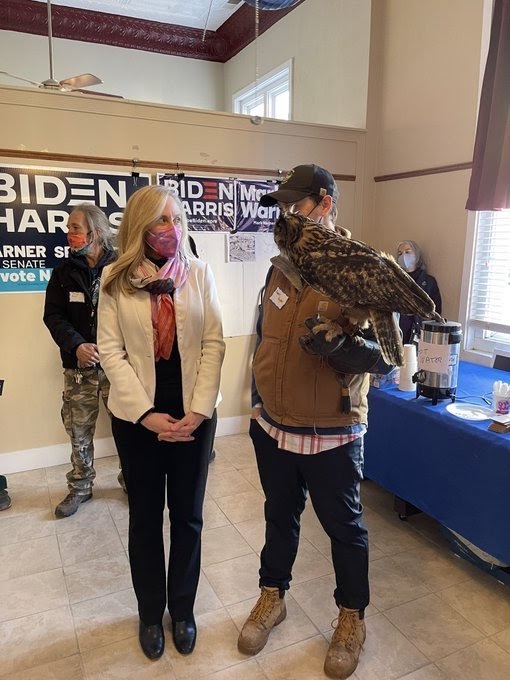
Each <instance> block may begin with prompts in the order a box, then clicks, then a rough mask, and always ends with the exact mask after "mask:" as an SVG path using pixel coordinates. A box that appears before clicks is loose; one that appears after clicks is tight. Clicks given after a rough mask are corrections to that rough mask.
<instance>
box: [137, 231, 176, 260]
mask: <svg viewBox="0 0 510 680" xmlns="http://www.w3.org/2000/svg"><path fill="white" fill-rule="evenodd" d="M181 236H182V229H179V227H169V228H168V229H161V230H160V231H156V232H154V233H152V232H148V233H147V234H146V236H145V241H146V243H147V245H148V246H150V247H151V248H152V250H153V251H154V252H155V253H156V255H159V257H162V258H165V260H169V259H170V258H173V257H175V256H176V254H177V251H178V250H179V244H180V242H181Z"/></svg>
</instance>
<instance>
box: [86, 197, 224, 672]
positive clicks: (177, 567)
mask: <svg viewBox="0 0 510 680" xmlns="http://www.w3.org/2000/svg"><path fill="white" fill-rule="evenodd" d="M118 246H119V256H118V259H117V261H116V262H115V263H114V264H113V265H111V266H109V267H107V268H106V269H105V271H104V274H103V278H102V288H101V295H100V296H99V327H98V346H99V354H100V358H101V366H102V367H103V369H104V371H105V373H106V375H107V376H108V379H109V380H110V384H111V387H110V396H109V400H108V406H109V408H110V410H111V412H112V414H113V419H112V431H113V436H114V439H115V443H116V445H117V449H118V452H119V456H120V459H121V462H122V469H123V471H124V478H125V482H126V486H127V489H128V499H129V558H130V565H131V575H132V579H133V586H134V589H135V593H136V597H137V600H138V612H139V617H140V622H139V640H140V645H141V647H142V650H143V652H144V653H145V655H146V656H147V657H149V658H150V659H158V658H159V657H160V656H161V655H162V654H163V651H164V646H165V637H164V631H163V626H162V620H163V614H164V611H165V608H166V606H167V605H168V610H169V613H170V617H171V630H172V638H173V642H174V645H175V647H176V649H177V651H178V652H180V653H181V654H189V653H191V652H192V651H193V649H194V646H195V640H196V625H195V619H194V616H193V606H194V602H195V596H196V590H197V586H198V579H199V574H200V548H201V530H202V506H203V500H204V494H205V485H206V480H207V469H208V458H209V450H210V441H211V434H212V427H213V422H212V420H211V417H212V416H213V414H214V409H215V407H216V405H217V402H218V400H219V384H220V370H221V364H222V361H223V356H224V352H225V344H224V342H223V335H222V327H221V315H220V306H219V302H218V297H217V293H216V287H215V283H214V279H213V276H212V272H211V270H210V268H209V266H208V265H207V264H206V263H204V262H201V261H200V260H197V259H196V258H194V256H193V255H192V254H191V251H190V248H189V242H188V233H187V224H186V216H185V213H184V210H183V207H182V204H181V201H180V200H179V198H178V196H177V195H176V194H175V193H174V192H172V191H171V190H170V189H168V188H166V187H160V186H148V187H144V188H143V189H139V190H138V191H136V192H135V193H134V194H133V195H132V196H131V198H130V199H129V201H128V203H127V206H126V210H125V212H124V216H123V219H122V223H121V225H120V229H119V234H118ZM165 501H166V503H167V505H168V509H169V516H170V555H169V564H168V571H167V569H166V565H165V557H164V547H163V545H164V544H163V512H164V509H165Z"/></svg>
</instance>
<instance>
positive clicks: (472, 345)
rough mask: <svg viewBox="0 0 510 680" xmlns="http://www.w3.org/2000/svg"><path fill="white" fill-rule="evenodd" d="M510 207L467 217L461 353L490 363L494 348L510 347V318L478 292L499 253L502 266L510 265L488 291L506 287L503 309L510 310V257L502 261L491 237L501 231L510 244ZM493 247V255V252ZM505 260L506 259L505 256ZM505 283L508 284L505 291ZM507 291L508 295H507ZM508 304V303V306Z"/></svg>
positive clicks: (470, 359) (475, 213)
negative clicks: (498, 314)
mask: <svg viewBox="0 0 510 680" xmlns="http://www.w3.org/2000/svg"><path fill="white" fill-rule="evenodd" d="M509 230H510V210H508V211H500V212H490V211H486V212H484V213H481V212H470V213H469V218H468V233H467V240H466V252H465V257H464V276H463V281H462V290H461V317H462V319H463V327H464V343H463V344H464V349H463V352H462V356H463V358H464V359H466V360H468V361H472V362H474V363H478V364H484V365H486V366H490V365H491V363H492V357H493V353H494V350H498V349H499V350H503V351H507V352H508V350H510V320H509V319H508V317H506V318H501V317H497V316H496V315H495V314H494V312H493V313H492V314H491V313H490V311H491V308H492V310H494V304H493V303H492V302H491V301H490V299H488V301H487V304H486V305H485V304H484V301H483V300H481V299H480V297H479V296H478V295H477V293H479V292H480V289H481V287H483V286H485V283H484V276H485V275H492V274H491V272H493V271H495V268H496V267H497V266H498V263H497V254H498V253H499V256H500V262H499V267H500V268H501V266H503V267H506V266H508V270H507V273H506V274H505V271H506V270H505V269H504V270H503V274H502V275H500V277H499V278H498V277H496V278H495V279H494V283H493V284H492V285H491V284H490V283H489V284H488V290H489V291H490V290H491V289H492V290H495V291H499V295H501V288H502V287H503V298H504V300H506V304H504V305H503V306H504V310H505V312H506V310H510V258H509V259H508V261H507V263H505V262H503V263H502V261H501V251H500V246H498V244H497V243H496V242H495V241H496V240H497V236H496V237H495V239H492V238H491V234H492V233H495V234H496V235H497V234H499V235H500V236H499V239H500V242H501V238H502V236H501V235H502V234H503V238H505V241H506V239H507V238H508V239H509V240H508V243H509V244H510V233H508V231H509ZM491 250H492V251H493V254H492V255H491ZM503 259H504V258H503ZM505 286H508V293H507V294H506V289H505ZM505 294H506V298H505ZM506 305H508V306H506Z"/></svg>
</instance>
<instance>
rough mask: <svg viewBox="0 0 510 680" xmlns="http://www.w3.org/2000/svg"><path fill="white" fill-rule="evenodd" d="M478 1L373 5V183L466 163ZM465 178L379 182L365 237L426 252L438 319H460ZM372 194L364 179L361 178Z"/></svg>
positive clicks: (406, 0) (385, 0)
mask: <svg viewBox="0 0 510 680" xmlns="http://www.w3.org/2000/svg"><path fill="white" fill-rule="evenodd" d="M483 7H484V2H483V0H448V2H444V0H427V2H423V1H422V0H380V2H377V3H373V11H374V16H373V17H372V53H371V78H370V85H369V87H370V99H369V112H368V120H369V124H368V128H369V134H368V138H367V147H368V149H369V156H368V158H367V165H366V171H367V173H368V174H369V175H371V176H372V177H373V176H377V175H384V174H389V173H397V172H405V171H410V170H419V169H424V168H430V167H437V166H444V165H450V164H455V163H466V162H469V161H470V160H471V157H472V152H473V142H474V133H475V126H476V115H477V104H478V83H479V70H480V54H481V40H482V23H483V21H482V19H483ZM469 177H470V172H469V171H457V172H450V173H445V174H437V175H430V176H423V177H413V178H411V179H401V180H394V181H387V182H377V183H375V184H373V185H372V188H373V189H374V190H375V193H374V194H373V201H372V202H371V203H368V204H367V205H366V206H365V222H364V237H365V238H366V239H367V240H368V241H370V242H371V243H372V244H373V245H375V246H376V247H379V248H382V249H385V250H388V251H389V252H392V253H394V251H395V245H396V243H397V242H398V241H399V240H402V239H405V238H411V239H413V240H415V241H417V242H418V243H419V244H420V245H421V246H422V248H423V250H424V254H425V256H426V260H427V262H428V265H429V271H430V273H431V274H433V275H434V276H436V277H437V279H438V282H439V285H440V289H441V292H442V296H443V301H444V313H445V314H446V316H447V317H449V318H450V319H459V301H460V291H461V283H462V264H463V257H464V247H465V235H466V229H467V213H466V211H465V209H464V206H465V202H466V199H467V189H468V184H469ZM367 191H368V192H369V194H370V178H369V177H367Z"/></svg>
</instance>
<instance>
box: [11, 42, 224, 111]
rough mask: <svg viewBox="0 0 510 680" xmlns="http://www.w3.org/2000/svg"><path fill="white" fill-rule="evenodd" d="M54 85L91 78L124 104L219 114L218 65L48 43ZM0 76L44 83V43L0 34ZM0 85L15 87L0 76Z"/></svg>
mask: <svg viewBox="0 0 510 680" xmlns="http://www.w3.org/2000/svg"><path fill="white" fill-rule="evenodd" d="M53 52H54V72H55V78H56V79H57V80H63V79H64V78H69V77H71V76H74V75H78V74H80V73H93V74H94V75H96V76H98V77H99V78H101V79H102V80H103V84H102V85H96V86H94V87H93V88H92V89H93V90H94V91H97V92H108V93H110V94H115V95H120V96H122V97H125V98H126V99H136V100H139V101H144V102H158V103H163V104H173V105H174V106H190V107H194V108H197V109H210V110H219V111H221V109H222V107H223V99H224V96H223V64H216V63H213V62H207V61H203V60H201V59H185V58H183V57H172V56H168V55H165V54H157V53H156V52H143V51H141V50H129V49H125V48H122V47H111V46H108V45H97V44H94V43H86V42H79V41H76V40H64V39H62V38H55V39H54V40H53ZM0 64H1V68H2V71H8V72H9V73H13V74H15V75H17V76H21V77H23V78H27V79H28V80H35V81H36V82H40V81H42V80H46V79H47V78H49V61H48V40H47V38H45V37H43V36H40V35H30V34H28V33H18V32H16V31H0ZM0 84H5V85H21V84H22V83H21V82H20V81H17V80H14V79H12V78H9V77H8V76H5V75H2V74H0Z"/></svg>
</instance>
